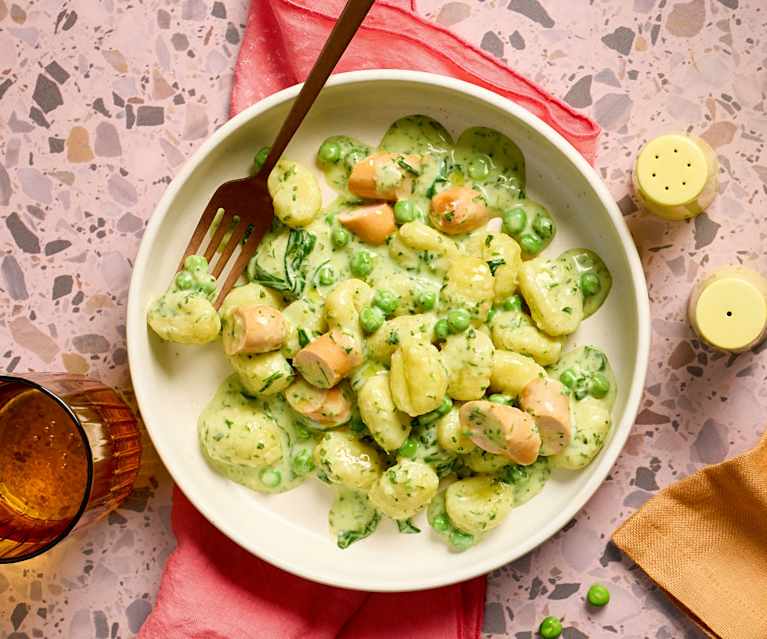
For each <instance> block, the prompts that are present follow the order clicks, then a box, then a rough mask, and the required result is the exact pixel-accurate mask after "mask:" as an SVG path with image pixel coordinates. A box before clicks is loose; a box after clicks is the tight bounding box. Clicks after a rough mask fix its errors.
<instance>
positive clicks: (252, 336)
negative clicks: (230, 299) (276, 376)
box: [223, 304, 288, 355]
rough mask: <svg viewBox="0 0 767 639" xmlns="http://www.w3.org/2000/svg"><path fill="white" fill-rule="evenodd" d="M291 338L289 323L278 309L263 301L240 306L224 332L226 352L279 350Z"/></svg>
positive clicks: (234, 353)
mask: <svg viewBox="0 0 767 639" xmlns="http://www.w3.org/2000/svg"><path fill="white" fill-rule="evenodd" d="M287 337H288V323H287V321H286V320H285V318H284V317H283V315H282V313H280V311H278V310H277V309H276V308H273V307H271V306H266V305H263V304H255V305H251V306H238V307H237V308H235V309H234V310H233V311H232V314H231V318H230V320H229V326H228V328H227V330H225V331H224V336H223V342H224V350H225V351H226V354H227V355H236V354H238V353H268V352H269V351H276V350H277V349H278V348H280V347H281V346H282V344H283V342H284V341H285V340H286V339H287Z"/></svg>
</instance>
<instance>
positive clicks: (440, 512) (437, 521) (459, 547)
mask: <svg viewBox="0 0 767 639" xmlns="http://www.w3.org/2000/svg"><path fill="white" fill-rule="evenodd" d="M426 518H427V520H428V522H429V525H430V526H431V528H432V530H434V532H435V533H436V534H437V537H438V538H439V539H440V540H441V541H443V542H444V543H446V544H447V546H448V548H450V550H453V551H454V552H463V551H464V550H468V549H469V548H471V547H472V546H474V545H476V544H477V543H478V542H479V541H481V539H482V538H481V536H479V535H473V534H471V533H467V532H464V531H463V530H460V529H459V528H457V527H456V526H455V524H454V523H453V522H452V520H451V519H450V515H448V514H447V508H446V507H445V491H444V490H442V491H440V492H438V493H437V495H436V497H434V499H432V500H431V502H430V503H429V508H428V510H427V511H426Z"/></svg>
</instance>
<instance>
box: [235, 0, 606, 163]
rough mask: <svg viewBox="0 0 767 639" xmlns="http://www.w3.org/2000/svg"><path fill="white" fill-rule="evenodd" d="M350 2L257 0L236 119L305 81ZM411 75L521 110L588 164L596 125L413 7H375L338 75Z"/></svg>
mask: <svg viewBox="0 0 767 639" xmlns="http://www.w3.org/2000/svg"><path fill="white" fill-rule="evenodd" d="M344 4H345V0H322V2H318V1H317V0H260V1H258V0H254V1H253V2H252V4H251V6H250V15H249V16H248V23H247V26H246V29H245V37H244V38H243V42H242V46H241V48H240V55H239V58H238V59H237V67H236V69H235V79H234V87H233V89H232V104H231V114H232V115H235V114H236V113H239V112H240V111H242V110H243V109H244V108H246V107H248V106H250V105H251V104H253V103H254V102H257V101H258V100H260V99H261V98H263V97H265V96H267V95H270V94H272V93H274V92H276V91H279V90H280V89H284V88H285V87H288V86H291V85H293V84H296V83H297V82H301V81H303V79H304V78H305V77H306V76H307V75H308V73H309V70H310V69H311V67H312V65H313V64H314V61H315V59H316V58H317V55H318V54H319V52H320V49H321V48H322V45H323V44H324V42H325V40H326V38H327V36H328V34H329V33H330V29H331V28H332V27H333V24H334V22H335V18H336V16H338V14H339V13H340V11H341V9H342V7H343V6H344ZM357 69H414V70H418V71H430V72H432V73H440V74H442V75H449V76H453V77H455V78H459V79H461V80H466V81H467V82H472V83H473V84H477V85H479V86H481V87H484V88H486V89H490V90H491V91H495V92H496V93H499V94H500V95H502V96H504V97H506V98H509V99H510V100H513V101H514V102H516V103H518V104H520V105H522V106H523V107H525V108H526V109H528V110H529V111H531V112H532V113H534V114H535V115H537V116H538V117H539V118H541V119H542V120H543V121H544V122H546V123H548V124H549V125H551V126H552V127H553V128H554V129H556V130H557V131H559V133H561V134H562V135H563V136H564V137H565V138H566V139H567V140H569V141H570V143H571V144H572V145H573V146H574V147H575V148H576V149H578V151H580V152H581V154H582V155H583V156H584V157H585V158H586V159H587V160H588V161H589V162H592V163H593V161H594V158H595V155H596V144H597V137H598V136H599V126H598V125H597V124H596V122H594V121H593V120H591V119H590V118H587V117H586V116H585V115H582V114H580V113H578V112H577V111H575V110H574V109H572V108H571V107H570V106H568V105H567V104H565V103H564V102H562V101H561V100H558V99H557V98H555V97H553V96H552V95H550V94H549V93H547V92H546V91H544V90H543V89H542V88H540V87H539V86H538V85H536V84H535V83H533V82H531V81H530V80H528V79H526V78H525V77H523V76H521V75H520V74H519V73H517V72H516V71H514V70H513V69H510V68H509V67H507V66H506V65H504V64H502V63H501V62H499V61H498V60H497V59H496V58H494V57H492V56H490V55H488V54H486V53H485V52H484V51H481V50H480V49H477V48H476V47H474V46H473V45H471V44H469V43H468V42H466V41H465V40H462V39H461V38H459V37H458V36H456V35H454V34H452V33H451V32H450V31H447V30H446V29H443V28H442V27H440V26H439V25H436V24H433V23H431V22H428V21H427V20H425V19H424V18H422V17H421V16H419V15H418V14H417V12H416V10H415V0H378V1H377V2H376V4H375V5H374V6H373V8H372V10H371V11H370V13H369V14H368V17H367V18H366V19H365V22H364V23H363V25H362V27H361V28H360V30H359V31H358V32H357V34H356V35H355V37H354V40H353V41H352V43H351V44H350V45H349V48H348V49H347V51H346V53H345V54H344V57H343V58H341V61H340V62H339V64H338V66H337V67H336V71H353V70H357Z"/></svg>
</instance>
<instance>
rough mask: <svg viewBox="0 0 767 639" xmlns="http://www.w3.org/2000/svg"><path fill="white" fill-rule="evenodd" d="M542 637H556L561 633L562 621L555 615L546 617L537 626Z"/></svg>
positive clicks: (554, 638) (552, 638) (546, 638)
mask: <svg viewBox="0 0 767 639" xmlns="http://www.w3.org/2000/svg"><path fill="white" fill-rule="evenodd" d="M538 634H540V635H541V637H543V639H557V637H559V636H560V635H561V634H562V622H561V621H560V620H559V619H557V618H556V617H546V618H545V619H544V620H543V621H542V622H541V625H540V626H539V627H538Z"/></svg>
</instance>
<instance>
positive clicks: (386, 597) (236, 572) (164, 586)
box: [139, 0, 599, 639]
mask: <svg viewBox="0 0 767 639" xmlns="http://www.w3.org/2000/svg"><path fill="white" fill-rule="evenodd" d="M343 4H344V0H322V2H318V1H317V0H253V1H252V4H251V7H250V14H249V16H248V24H247V28H246V31H245V37H244V39H243V43H242V47H241V50H240V54H239V58H238V60H237V67H236V69H235V78H234V87H233V89H232V103H231V113H232V114H233V115H234V114H236V113H238V112H239V111H241V110H242V109H244V108H245V107H247V106H249V105H250V104H253V103H254V102H256V101H258V100H260V99H261V98H263V97H265V96H267V95H270V94H272V93H274V92H275V91H279V90H280V89H283V88H285V87H287V86H290V85H292V84H295V83H296V82H300V81H302V80H303V79H304V78H305V77H306V75H307V73H308V72H309V69H310V68H311V65H312V64H313V62H314V60H315V58H316V56H317V54H318V53H319V50H320V48H321V47H322V44H323V43H324V41H325V39H326V37H327V35H328V33H329V31H330V29H331V27H332V25H333V21H334V19H335V16H337V15H338V13H339V11H340V9H341V7H342V6H343ZM414 4H415V3H414V0H412V1H411V0H378V2H377V3H376V4H375V5H374V7H373V9H372V10H371V12H370V14H369V16H368V18H367V19H366V21H365V23H364V25H363V27H362V28H361V29H360V31H359V32H358V33H357V35H356V37H355V40H354V41H353V42H352V44H351V46H350V47H349V49H348V51H347V53H346V54H345V56H344V57H343V59H342V60H341V62H340V64H339V65H338V67H337V71H349V70H353V69H364V68H400V69H417V70H422V71H431V72H434V73H441V74H444V75H450V76H454V77H456V78H460V79H462V80H467V81H469V82H473V83H474V84H477V85H480V86H483V87H486V88H488V89H491V90H493V91H495V92H497V93H499V94H501V95H503V96H505V97H507V98H510V99H511V100H514V101H515V102H517V103H519V104H521V105H523V106H524V107H526V108H527V109H529V110H530V111H532V112H533V113H535V114H536V115H537V116H539V117H540V118H541V119H543V120H544V121H546V122H548V123H549V124H550V125H551V126H553V127H554V128H555V129H556V130H558V131H559V132H560V133H561V134H562V135H563V136H564V137H565V138H566V139H568V140H569V141H570V142H571V143H572V145H573V146H574V147H575V148H576V149H578V150H579V151H580V152H581V153H582V154H583V155H584V156H585V157H586V158H587V159H588V160H589V161H593V159H594V154H595V151H596V141H597V136H598V135H599V127H598V126H597V124H596V123H594V122H593V121H592V120H590V119H589V118H587V117H585V116H583V115H580V114H579V113H577V112H576V111H574V110H573V109H571V108H570V107H569V106H567V105H566V104H564V103H563V102H561V101H560V100H558V99H556V98H554V97H552V96H551V95H549V94H548V93H546V92H545V91H543V90H542V89H541V88H540V87H538V86H536V85H535V84H534V83H532V82H530V81H529V80H527V79H525V78H524V77H522V76H521V75H519V74H517V73H516V72H515V71H513V70H511V69H509V68H508V67H506V66H504V65H503V64H501V63H500V62H498V61H497V60H496V59H494V58H492V57H490V56H488V55H486V54H485V53H484V52H482V51H480V50H479V49H477V48H475V47H473V46H471V45H470V44H468V43H466V42H464V41H463V40H461V39H460V38H458V37H456V36H455V35H453V34H451V33H450V32H449V31H446V30H444V29H442V28H441V27H439V26H437V25H434V24H432V23H430V22H427V21H426V20H424V19H423V18H421V17H420V16H419V15H417V13H416V11H415V6H414ZM173 531H174V533H175V535H176V538H177V541H178V546H177V548H176V550H175V551H174V552H173V554H172V555H171V557H170V559H169V560H168V563H167V565H166V567H165V573H164V574H163V577H162V581H161V583H160V590H159V593H158V596H157V604H156V606H155V608H154V611H153V612H152V614H151V615H150V616H149V618H148V619H147V621H146V623H145V624H144V626H143V628H142V629H141V632H140V634H139V637H140V639H294V638H295V639H299V638H300V639H331V638H333V637H338V638H340V639H379V638H380V639H393V638H396V639H477V638H478V637H479V634H480V630H481V627H482V619H483V612H484V601H485V586H486V582H485V578H484V577H478V578H476V579H472V580H470V581H467V582H464V583H461V584H456V585H453V586H447V587H444V588H437V589H434V590H426V591H422V592H411V593H390V594H382V593H366V592H359V591H353V590H344V589H341V588H333V587H330V586H323V585H320V584H316V583H313V582H310V581H307V580H305V579H302V578H300V577H296V576H294V575H291V574H288V573H286V572H284V571H282V570H280V569H278V568H275V567H274V566H271V565H270V564H268V563H266V562H264V561H262V560H260V559H258V558H257V557H254V556H252V555H250V554H249V553H248V552H247V551H245V550H243V549H242V548H240V547H239V546H238V545H237V544H235V543H234V542H232V541H230V540H229V539H228V538H227V537H225V536H224V535H222V534H221V533H220V532H219V531H218V530H217V529H216V528H214V527H213V526H212V525H211V524H210V523H208V522H207V521H206V520H205V519H204V518H203V517H202V515H200V514H199V513H198V512H197V510H195V508H194V507H193V506H192V505H191V503H190V502H189V501H188V500H187V499H186V497H184V495H183V494H182V493H181V491H180V490H178V489H177V490H176V491H175V494H174V500H173ZM363 543H364V542H363Z"/></svg>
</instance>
